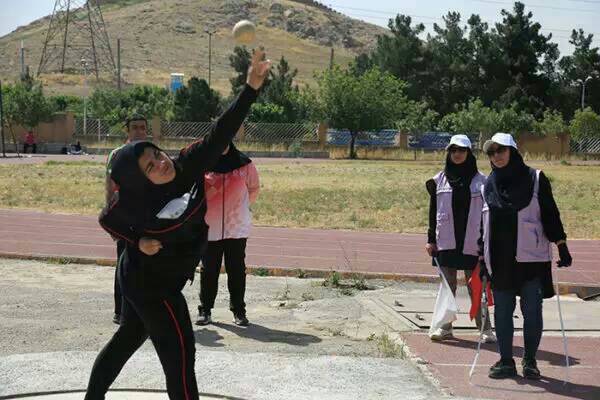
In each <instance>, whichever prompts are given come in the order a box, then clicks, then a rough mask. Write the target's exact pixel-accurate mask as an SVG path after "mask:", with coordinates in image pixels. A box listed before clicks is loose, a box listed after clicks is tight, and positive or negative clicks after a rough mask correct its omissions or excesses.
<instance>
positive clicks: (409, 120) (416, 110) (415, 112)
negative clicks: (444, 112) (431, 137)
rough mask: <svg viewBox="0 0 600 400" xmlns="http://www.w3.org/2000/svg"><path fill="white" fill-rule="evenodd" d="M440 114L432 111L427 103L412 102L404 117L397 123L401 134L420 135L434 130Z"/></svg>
mask: <svg viewBox="0 0 600 400" xmlns="http://www.w3.org/2000/svg"><path fill="white" fill-rule="evenodd" d="M438 117H439V114H438V113H437V112H436V111H434V110H432V109H430V108H429V105H428V104H427V103H425V102H416V101H410V102H409V103H408V105H407V107H406V109H405V110H404V115H403V116H402V118H401V119H400V120H398V122H397V123H396V127H397V128H398V129H399V130H400V131H401V132H406V133H410V134H413V135H420V134H422V133H424V132H427V131H430V130H433V129H434V128H435V126H436V121H437V119H438Z"/></svg>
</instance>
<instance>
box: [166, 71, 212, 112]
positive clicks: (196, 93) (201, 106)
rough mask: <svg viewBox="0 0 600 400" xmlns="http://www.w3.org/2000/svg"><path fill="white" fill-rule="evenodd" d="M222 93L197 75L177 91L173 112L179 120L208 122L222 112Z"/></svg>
mask: <svg viewBox="0 0 600 400" xmlns="http://www.w3.org/2000/svg"><path fill="white" fill-rule="evenodd" d="M220 103H221V98H220V95H219V94H218V93H217V92H216V91H214V90H213V89H211V88H210V87H209V86H208V82H206V81H205V80H204V79H198V78H196V77H193V78H191V79H190V80H189V81H188V84H187V86H184V87H181V88H179V90H177V92H176V93H175V98H174V105H173V114H174V118H175V120H177V121H197V122H208V121H212V120H213V118H215V117H216V116H218V115H219V113H220V111H221V110H220Z"/></svg>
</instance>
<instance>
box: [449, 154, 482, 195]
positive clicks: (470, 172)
mask: <svg viewBox="0 0 600 400" xmlns="http://www.w3.org/2000/svg"><path fill="white" fill-rule="evenodd" d="M444 173H445V174H446V178H447V179H448V183H450V186H452V189H457V188H464V187H468V186H469V185H470V184H471V180H472V179H473V177H474V176H475V174H477V160H476V159H475V156H474V155H473V153H472V152H471V149H467V159H466V160H465V162H463V163H462V164H455V163H453V162H452V159H451V156H450V152H448V153H447V155H446V166H445V168H444Z"/></svg>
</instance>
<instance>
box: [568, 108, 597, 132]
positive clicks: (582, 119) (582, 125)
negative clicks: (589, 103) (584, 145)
mask: <svg viewBox="0 0 600 400" xmlns="http://www.w3.org/2000/svg"><path fill="white" fill-rule="evenodd" d="M569 130H570V132H571V135H572V136H573V138H574V139H583V138H600V116H599V115H598V114H596V113H595V112H594V111H592V109H591V108H589V107H587V108H586V109H585V110H583V111H581V110H577V111H575V116H574V117H573V119H572V120H571V124H570V126H569Z"/></svg>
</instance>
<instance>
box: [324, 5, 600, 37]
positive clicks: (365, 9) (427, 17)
mask: <svg viewBox="0 0 600 400" xmlns="http://www.w3.org/2000/svg"><path fill="white" fill-rule="evenodd" d="M473 1H481V2H487V1H485V0H473ZM571 1H574V0H571ZM581 1H583V0H581ZM587 1H590V0H587ZM598 3H600V1H598ZM507 4H512V3H507ZM328 5H329V6H330V7H334V8H339V9H342V10H355V11H364V12H368V13H374V14H383V15H388V17H383V16H379V15H366V14H358V13H346V15H348V16H351V17H358V18H373V19H379V20H390V19H393V18H394V17H395V16H396V15H397V14H400V13H399V12H398V11H391V10H388V11H386V10H377V9H368V8H355V7H346V6H338V5H337V4H328ZM390 14H391V15H390ZM404 15H406V16H408V17H411V18H425V19H432V20H437V21H443V20H444V19H443V18H441V17H432V16H428V15H415V14H404ZM483 22H487V23H488V24H493V23H491V22H489V21H483ZM420 23H422V24H424V25H432V24H433V22H423V21H421V22H420ZM494 23H495V22H494ZM541 30H543V31H549V32H553V31H556V32H572V31H573V29H564V28H541ZM586 33H588V34H589V33H591V34H593V35H598V36H600V33H597V32H586ZM554 37H561V36H554ZM563 38H566V39H570V37H568V38H567V37H564V36H563Z"/></svg>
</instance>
